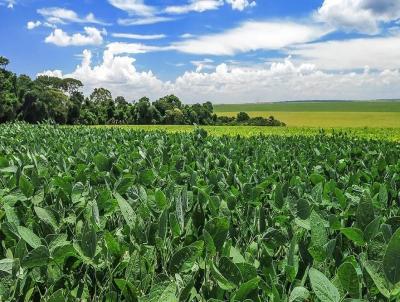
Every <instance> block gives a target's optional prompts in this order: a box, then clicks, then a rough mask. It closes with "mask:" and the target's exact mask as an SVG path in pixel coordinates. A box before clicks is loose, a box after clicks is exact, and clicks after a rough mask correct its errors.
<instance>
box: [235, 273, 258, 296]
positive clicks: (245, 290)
mask: <svg viewBox="0 0 400 302" xmlns="http://www.w3.org/2000/svg"><path fill="white" fill-rule="evenodd" d="M260 280H261V278H260V277H256V278H254V279H251V280H249V281H247V282H245V283H243V284H242V285H240V286H239V288H238V290H237V291H236V292H235V295H234V299H233V300H234V301H243V300H244V299H246V297H247V296H248V295H249V294H250V293H251V292H253V291H254V290H256V289H257V288H258V284H259V283H260Z"/></svg>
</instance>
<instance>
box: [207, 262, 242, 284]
mask: <svg viewBox="0 0 400 302" xmlns="http://www.w3.org/2000/svg"><path fill="white" fill-rule="evenodd" d="M211 274H212V276H213V277H214V279H215V280H216V281H217V283H218V285H219V287H220V288H222V289H224V290H232V289H234V288H236V285H235V284H234V283H232V282H230V281H229V280H228V279H226V278H225V277H224V276H223V275H222V274H221V272H220V271H219V270H218V268H217V267H216V266H215V264H214V263H211Z"/></svg>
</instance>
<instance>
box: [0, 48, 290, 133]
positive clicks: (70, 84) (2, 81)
mask: <svg viewBox="0 0 400 302" xmlns="http://www.w3.org/2000/svg"><path fill="white" fill-rule="evenodd" d="M8 64H9V60H8V59H7V58H5V57H2V56H0V123H5V122H12V121H25V122H28V123H41V122H46V121H51V122H55V123H58V124H68V125H79V124H81V125H106V124H107V125H108V124H110V125H113V124H127V125H129V124H131V125H162V124H164V125H193V124H198V125H252V126H285V124H284V123H282V122H280V121H278V120H276V119H274V117H272V116H271V117H269V118H263V117H254V118H250V117H249V115H248V114H247V113H246V112H240V113H238V114H237V116H236V117H225V116H217V114H215V113H214V108H213V105H212V103H211V102H205V103H203V104H194V105H185V104H182V102H181V101H180V100H179V98H178V97H176V96H174V95H168V96H165V97H162V98H160V99H158V100H157V101H154V102H151V101H150V100H149V98H147V97H142V98H141V99H139V100H138V101H135V102H132V103H129V102H127V101H126V100H125V98H124V97H122V96H118V97H116V98H115V99H114V98H113V96H112V94H111V92H110V91H109V90H107V89H105V88H96V89H94V91H93V92H92V93H91V94H90V96H89V97H85V96H84V94H83V93H82V91H81V90H82V88H83V84H82V82H81V81H79V80H76V79H72V78H63V79H61V78H57V77H50V76H38V77H37V78H36V79H35V80H32V79H31V78H30V77H29V76H27V75H16V74H15V73H13V72H11V71H9V70H7V65H8Z"/></svg>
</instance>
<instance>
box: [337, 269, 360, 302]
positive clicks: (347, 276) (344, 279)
mask: <svg viewBox="0 0 400 302" xmlns="http://www.w3.org/2000/svg"><path fill="white" fill-rule="evenodd" d="M338 276H339V280H340V283H341V285H342V287H343V289H344V290H346V291H347V292H348V293H349V295H350V296H351V297H352V298H359V297H360V292H361V284H360V282H359V280H358V275H357V271H356V268H355V267H354V265H353V264H352V263H350V262H345V263H343V264H342V265H341V266H339V268H338Z"/></svg>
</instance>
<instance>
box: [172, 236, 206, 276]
mask: <svg viewBox="0 0 400 302" xmlns="http://www.w3.org/2000/svg"><path fill="white" fill-rule="evenodd" d="M203 247H204V242H203V241H196V242H194V243H192V244H191V245H189V246H185V247H183V248H181V249H180V250H178V251H177V252H176V253H175V254H174V255H173V256H172V257H171V259H170V261H169V270H170V272H171V273H172V274H175V273H179V272H187V271H190V270H191V268H192V267H193V265H194V264H195V262H196V260H197V258H198V257H200V255H201V253H202V252H203Z"/></svg>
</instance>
